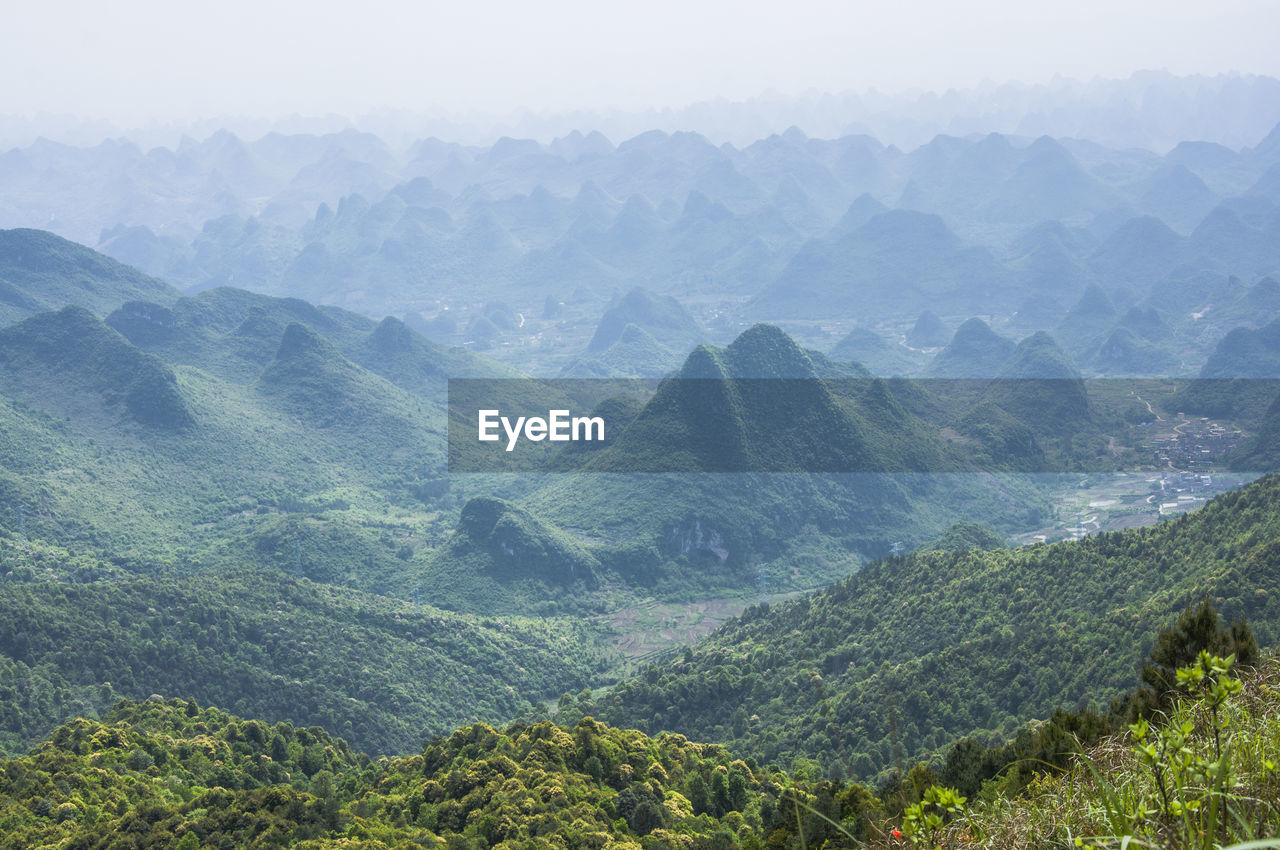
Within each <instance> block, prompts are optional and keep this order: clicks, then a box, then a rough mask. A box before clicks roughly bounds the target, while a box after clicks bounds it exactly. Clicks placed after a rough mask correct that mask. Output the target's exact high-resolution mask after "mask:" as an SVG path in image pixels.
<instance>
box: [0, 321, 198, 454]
mask: <svg viewBox="0 0 1280 850" xmlns="http://www.w3.org/2000/svg"><path fill="white" fill-rule="evenodd" d="M0 364H3V366H4V367H5V370H6V372H7V373H8V374H7V377H8V378H9V379H10V380H12V381H16V382H18V383H20V384H24V385H26V386H27V387H31V386H36V385H38V384H41V383H45V382H50V383H56V384H57V385H58V388H59V389H60V390H61V393H60V395H61V396H62V398H63V400H64V401H65V402H67V403H70V404H75V403H77V402H84V401H88V400H89V398H92V399H94V400H96V401H97V402H98V405H100V410H101V412H102V413H103V414H106V415H108V416H111V415H120V416H123V417H125V418H127V419H130V420H132V421H133V422H135V423H138V424H141V425H148V426H153V427H156V428H163V429H169V430H181V429H183V428H185V427H187V426H189V425H191V424H192V415H191V411H190V409H189V407H188V405H187V402H186V401H185V399H184V398H183V397H182V394H181V393H180V392H179V389H178V384H177V380H176V379H175V378H174V374H173V372H172V370H170V369H169V367H168V366H166V365H165V364H164V363H163V362H161V361H160V360H159V359H158V358H156V357H152V356H151V355H149V354H145V353H143V352H141V351H139V350H138V349H136V348H134V347H133V346H132V345H130V344H129V343H128V342H127V341H126V340H125V339H123V338H122V337H121V336H120V335H119V334H117V333H116V332H115V331H113V330H111V329H110V328H108V327H107V326H106V325H104V324H103V323H102V322H101V321H100V320H99V319H98V318H97V317H95V316H94V315H93V314H92V313H90V312H89V311H88V310H86V309H84V308H83V307H64V308H63V309H62V310H59V311H58V312H57V313H41V314H39V315H36V316H33V317H32V318H30V319H27V320H25V321H22V322H19V323H18V324H16V325H12V326H10V327H7V328H3V329H0Z"/></svg>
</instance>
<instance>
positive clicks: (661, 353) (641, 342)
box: [560, 324, 681, 378]
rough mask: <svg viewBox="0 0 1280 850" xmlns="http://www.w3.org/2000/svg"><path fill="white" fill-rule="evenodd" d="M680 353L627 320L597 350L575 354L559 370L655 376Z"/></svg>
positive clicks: (667, 369)
mask: <svg viewBox="0 0 1280 850" xmlns="http://www.w3.org/2000/svg"><path fill="white" fill-rule="evenodd" d="M680 356H681V355H680V354H679V353H677V352H676V350H675V349H672V348H669V347H667V346H665V345H663V344H662V343H660V342H658V340H656V339H654V337H653V335H652V334H650V333H649V332H648V331H647V330H645V329H644V328H642V327H638V326H636V325H633V324H627V326H626V327H624V328H623V329H622V333H621V334H620V335H619V336H618V338H617V339H615V340H614V341H613V342H612V343H610V344H609V347H608V348H606V349H604V350H603V351H601V352H599V353H598V354H584V355H582V356H580V357H576V358H574V360H573V361H572V362H570V363H569V364H568V365H567V366H565V367H564V368H563V369H562V370H561V373H560V376H561V377H563V378H657V377H661V376H663V375H665V374H667V373H668V372H671V371H673V370H674V369H676V368H677V367H678V366H679V365H680Z"/></svg>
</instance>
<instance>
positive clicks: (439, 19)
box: [0, 0, 1280, 122]
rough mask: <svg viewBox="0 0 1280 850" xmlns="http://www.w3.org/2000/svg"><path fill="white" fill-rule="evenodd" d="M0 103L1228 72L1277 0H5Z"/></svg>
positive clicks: (798, 88)
mask: <svg viewBox="0 0 1280 850" xmlns="http://www.w3.org/2000/svg"><path fill="white" fill-rule="evenodd" d="M0 9H2V10H3V20H4V25H3V27H2V28H0V80H3V81H4V82H3V84H0V114H10V115H28V116H30V115H33V114H35V113H37V112H41V111H47V112H62V113H71V114H74V115H77V116H79V117H82V118H105V119H110V120H112V121H116V122H137V121H147V120H152V119H158V120H191V119H196V118H201V117H209V116H213V115H222V114H238V115H255V116H267V117H276V116H281V115H287V114H291V113H301V114H315V115H318V114H324V113H328V112H336V113H341V114H347V115H354V114H359V113H364V112H367V111H369V110H373V109H379V108H395V109H407V110H414V111H420V110H427V111H438V110H449V111H472V110H475V111H484V112H505V111H510V110H518V109H532V110H534V111H546V110H563V109H567V108H573V107H592V108H607V107H612V106H616V107H621V108H626V109H634V108H642V107H651V106H682V105H685V104H687V103H690V102H693V101H698V100H705V99H711V98H715V97H725V98H729V99H734V100H738V99H745V98H749V97H752V96H754V95H757V94H760V93H762V92H764V91H766V90H770V89H772V90H776V91H779V92H782V93H787V94H795V93H800V92H803V91H805V90H807V89H811V88H813V89H818V90H823V91H844V90H855V91H862V90H865V89H868V88H872V87H875V88H879V89H880V90H882V91H887V92H898V91H902V90H905V89H911V88H926V89H934V90H945V89H947V88H951V87H956V88H966V87H970V86H973V85H976V84H978V83H979V82H981V81H982V80H984V79H991V80H994V81H996V82H1005V81H1009V80H1022V81H1025V82H1032V83H1035V82H1046V81H1048V80H1049V79H1051V78H1052V77H1053V76H1054V75H1055V74H1061V75H1063V76H1067V77H1074V78H1078V79H1089V78H1092V77H1094V76H1102V77H1127V76H1128V75H1129V74H1130V73H1132V72H1133V71H1135V70H1140V69H1165V70H1168V71H1171V72H1173V73H1175V74H1193V73H1205V74H1217V73H1222V72H1227V71H1238V72H1242V73H1254V74H1270V75H1275V76H1280V50H1277V49H1276V47H1275V45H1276V44H1280V2H1276V0H1216V2H1206V0H1198V2H1194V3H1192V2H1185V0H1166V2H1150V0H1066V1H1065V2H1064V0H1055V2H1039V3H1037V2H1032V0H1021V2H1018V0H1003V2H1000V0H951V2H947V1H946V0H928V2H919V0H917V2H894V0H878V2H866V0H849V2H832V1H831V0H773V2H759V0H739V2H725V0H647V2H636V0H632V2H627V3H622V2H616V0H615V2H610V0H596V2H585V1H584V0H514V2H513V0H488V1H487V2H485V1H484V0H473V2H469V3H440V2H434V1H433V0H426V2H416V3H415V2H390V0H346V2H334V1H333V0H311V2H282V1H281V0H205V2H192V0H117V2H102V0H70V1H69V2H59V0H49V2H44V3H40V2H28V1H26V0H0Z"/></svg>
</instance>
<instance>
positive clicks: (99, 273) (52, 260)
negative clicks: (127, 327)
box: [0, 229, 178, 326]
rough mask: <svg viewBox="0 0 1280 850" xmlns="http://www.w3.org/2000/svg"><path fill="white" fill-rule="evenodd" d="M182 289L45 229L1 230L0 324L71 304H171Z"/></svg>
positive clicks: (96, 308)
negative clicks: (141, 301) (136, 301)
mask: <svg viewBox="0 0 1280 850" xmlns="http://www.w3.org/2000/svg"><path fill="white" fill-rule="evenodd" d="M177 297H178V291H177V290H176V289H174V288H173V287H171V286H170V285H169V284H167V283H165V282H163V281H160V280H156V279H155V278H153V277H148V276H147V275H144V274H143V273H141V272H139V271H138V270H136V269H133V268H130V267H129V266H126V265H123V264H122V263H118V262H116V261H115V260H113V259H111V258H110V257H107V256H104V255H102V254H99V253H97V252H96V251H92V250H90V249H88V248H86V247H84V246H83V245H77V244H76V243H75V242H69V241H68V240H66V239H63V238H62V237H61V236H55V235H53V234H52V233H47V232H45V231H43V230H25V229H18V230H0V326H3V325H7V324H11V323H13V322H16V321H19V320H21V319H25V318H27V317H29V316H33V315H35V314H36V313H43V312H45V311H47V310H58V309H61V308H63V307H66V306H67V305H75V306H77V307H83V308H85V309H87V310H88V311H90V312H91V313H94V314H96V315H99V316H104V315H106V314H107V313H109V312H110V311H111V310H114V309H115V308H116V307H118V306H120V304H122V303H124V302H125V301H131V300H147V301H159V302H163V303H169V302H172V301H174V300H176V299H177Z"/></svg>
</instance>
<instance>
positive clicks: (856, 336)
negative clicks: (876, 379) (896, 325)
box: [828, 327, 920, 375]
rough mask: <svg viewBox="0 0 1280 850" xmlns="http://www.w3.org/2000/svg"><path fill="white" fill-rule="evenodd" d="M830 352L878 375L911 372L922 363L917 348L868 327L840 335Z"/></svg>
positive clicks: (832, 355) (857, 328) (835, 358)
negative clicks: (893, 340)
mask: <svg viewBox="0 0 1280 850" xmlns="http://www.w3.org/2000/svg"><path fill="white" fill-rule="evenodd" d="M828 356H830V357H831V358H832V359H833V360H845V361H852V362H855V363H860V364H862V365H863V366H866V367H867V369H869V370H870V371H871V372H872V373H874V374H876V375H902V374H909V373H911V372H914V371H916V370H917V369H918V368H919V366H920V360H919V359H917V357H918V355H916V352H914V351H912V350H911V349H908V348H906V347H905V346H901V345H896V344H894V343H893V342H891V341H890V340H888V339H886V338H885V337H883V336H881V335H880V334H878V333H876V332H875V331H873V330H871V329H870V328H865V327H855V328H854V329H853V330H851V331H849V333H847V334H845V335H844V336H843V337H841V339H840V341H839V342H837V343H836V344H835V346H834V347H833V348H832V349H831V351H829V352H828Z"/></svg>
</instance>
